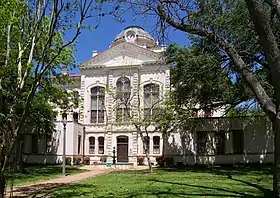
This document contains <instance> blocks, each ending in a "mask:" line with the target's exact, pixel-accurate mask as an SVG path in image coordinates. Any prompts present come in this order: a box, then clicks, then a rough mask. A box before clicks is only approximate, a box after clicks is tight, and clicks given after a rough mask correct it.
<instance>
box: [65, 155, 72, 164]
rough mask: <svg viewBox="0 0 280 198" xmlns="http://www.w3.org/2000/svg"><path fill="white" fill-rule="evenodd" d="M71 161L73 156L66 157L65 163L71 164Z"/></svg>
mask: <svg viewBox="0 0 280 198" xmlns="http://www.w3.org/2000/svg"><path fill="white" fill-rule="evenodd" d="M71 162H72V159H71V157H66V158H65V164H66V165H71Z"/></svg>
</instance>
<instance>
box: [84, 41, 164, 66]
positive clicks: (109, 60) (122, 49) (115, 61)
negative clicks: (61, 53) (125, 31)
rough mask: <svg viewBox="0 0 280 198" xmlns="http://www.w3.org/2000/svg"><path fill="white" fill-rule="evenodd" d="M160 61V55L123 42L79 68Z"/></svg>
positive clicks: (85, 62)
mask: <svg viewBox="0 0 280 198" xmlns="http://www.w3.org/2000/svg"><path fill="white" fill-rule="evenodd" d="M161 60H162V54H161V53H156V52H153V51H151V50H149V49H145V48H142V47H139V46H136V45H133V44H130V43H125V42H124V43H121V44H119V45H116V46H114V47H111V48H109V49H108V50H106V51H104V52H102V53H99V54H98V55H96V56H95V57H92V58H90V59H89V60H87V61H84V62H82V63H81V64H80V68H81V69H83V68H96V67H117V66H126V65H141V64H147V63H149V62H157V61H161Z"/></svg>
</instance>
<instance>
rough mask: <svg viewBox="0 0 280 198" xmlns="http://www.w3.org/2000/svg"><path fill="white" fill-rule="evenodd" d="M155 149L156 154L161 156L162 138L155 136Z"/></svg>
mask: <svg viewBox="0 0 280 198" xmlns="http://www.w3.org/2000/svg"><path fill="white" fill-rule="evenodd" d="M153 147H154V149H153V150H154V154H160V137H159V136H154V137H153Z"/></svg>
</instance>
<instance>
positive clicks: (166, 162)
mask: <svg viewBox="0 0 280 198" xmlns="http://www.w3.org/2000/svg"><path fill="white" fill-rule="evenodd" d="M156 161H157V164H158V166H159V167H171V166H173V157H162V156H161V157H157V158H156Z"/></svg>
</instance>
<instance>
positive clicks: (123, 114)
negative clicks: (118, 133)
mask: <svg viewBox="0 0 280 198" xmlns="http://www.w3.org/2000/svg"><path fill="white" fill-rule="evenodd" d="M129 119H130V109H129V108H126V107H124V106H123V107H119V108H117V110H116V121H117V122H129Z"/></svg>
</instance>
